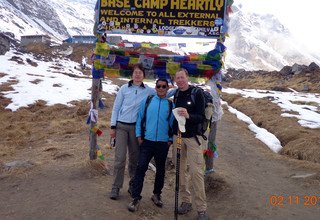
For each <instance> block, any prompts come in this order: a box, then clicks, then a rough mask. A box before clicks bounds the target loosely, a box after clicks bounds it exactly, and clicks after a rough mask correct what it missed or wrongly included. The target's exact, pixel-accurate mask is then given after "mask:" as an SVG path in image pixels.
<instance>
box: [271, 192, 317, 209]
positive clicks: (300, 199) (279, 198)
mask: <svg viewBox="0 0 320 220" xmlns="http://www.w3.org/2000/svg"><path fill="white" fill-rule="evenodd" d="M269 203H270V205H272V206H279V207H284V206H287V205H303V206H316V205H320V196H316V195H304V196H298V195H295V196H293V195H289V196H283V195H271V196H270V197H269Z"/></svg>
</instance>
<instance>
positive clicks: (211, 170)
mask: <svg viewBox="0 0 320 220" xmlns="http://www.w3.org/2000/svg"><path fill="white" fill-rule="evenodd" d="M210 173H214V169H213V168H212V169H209V170H206V171H205V172H204V176H207V175H209V174H210Z"/></svg>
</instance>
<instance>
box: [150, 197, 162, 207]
mask: <svg viewBox="0 0 320 220" xmlns="http://www.w3.org/2000/svg"><path fill="white" fill-rule="evenodd" d="M151 200H152V201H153V203H154V204H155V205H156V206H158V207H162V206H163V202H162V200H161V196H160V195H156V194H153V195H152V196H151Z"/></svg>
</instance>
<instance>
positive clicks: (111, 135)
mask: <svg viewBox="0 0 320 220" xmlns="http://www.w3.org/2000/svg"><path fill="white" fill-rule="evenodd" d="M110 137H111V138H115V137H116V129H111V130H110Z"/></svg>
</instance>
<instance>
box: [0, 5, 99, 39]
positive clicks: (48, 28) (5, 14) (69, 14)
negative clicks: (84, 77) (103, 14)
mask: <svg viewBox="0 0 320 220" xmlns="http://www.w3.org/2000/svg"><path fill="white" fill-rule="evenodd" d="M95 2H96V0H72V1H70V0H69V1H68V0H47V1H39V0H28V1H24V0H0V19H1V20H0V26H1V28H0V30H1V31H3V32H12V33H14V34H15V37H16V38H17V39H20V36H21V35H30V34H48V35H50V36H52V37H54V38H55V39H56V40H58V41H61V40H63V39H65V38H67V37H68V36H69V35H81V34H92V27H93V8H94V5H95Z"/></svg>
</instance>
